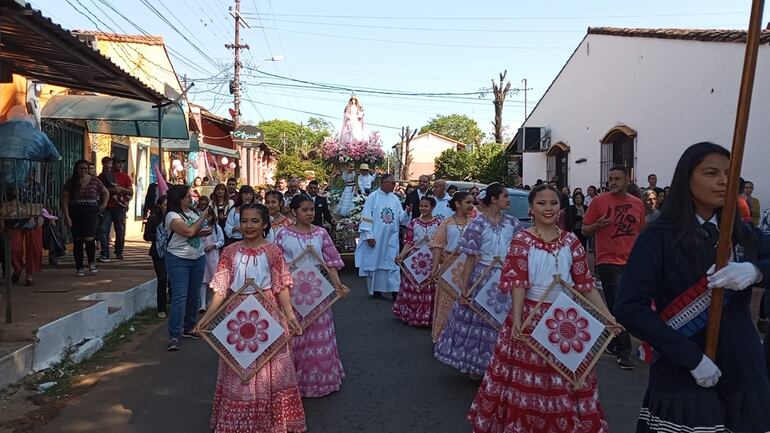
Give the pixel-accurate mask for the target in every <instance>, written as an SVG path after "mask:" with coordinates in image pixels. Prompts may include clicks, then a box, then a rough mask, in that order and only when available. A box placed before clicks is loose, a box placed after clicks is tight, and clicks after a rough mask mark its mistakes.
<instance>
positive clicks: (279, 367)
mask: <svg viewBox="0 0 770 433" xmlns="http://www.w3.org/2000/svg"><path fill="white" fill-rule="evenodd" d="M210 428H211V429H212V430H214V432H215V433H286V432H304V431H305V430H306V429H307V428H306V426H305V411H304V409H303V408H302V397H300V395H299V389H298V388H297V377H296V375H295V373H294V363H293V361H292V357H291V352H290V351H289V347H288V346H286V347H284V348H283V349H282V350H281V351H280V352H278V353H276V354H275V356H273V358H272V359H271V360H270V361H269V362H268V363H267V364H265V365H264V366H263V367H262V369H260V370H259V372H258V373H257V374H256V375H254V377H252V378H251V380H249V381H248V382H246V383H243V382H242V381H241V378H240V377H239V376H238V375H237V374H236V373H235V372H234V371H233V370H232V369H231V368H230V367H229V366H228V365H227V363H226V362H224V361H222V360H220V361H219V372H218V375H217V385H216V389H215V391H214V402H213V405H212V409H211V425H210Z"/></svg>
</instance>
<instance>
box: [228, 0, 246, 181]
mask: <svg viewBox="0 0 770 433" xmlns="http://www.w3.org/2000/svg"><path fill="white" fill-rule="evenodd" d="M230 15H231V16H232V17H233V18H235V42H234V43H232V44H225V48H229V49H232V50H234V51H235V56H234V59H233V80H232V81H231V82H230V93H232V94H233V109H234V110H235V114H234V115H233V123H234V124H235V128H238V125H239V124H240V121H241V49H242V48H245V49H247V50H248V49H249V45H248V44H241V25H244V26H246V27H249V24H248V23H247V22H246V21H245V20H244V19H243V18H242V17H241V0H235V10H233V8H230ZM249 28H250V27H249ZM246 183H247V184H248V185H251V147H247V148H246Z"/></svg>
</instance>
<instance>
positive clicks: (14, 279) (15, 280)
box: [11, 272, 21, 284]
mask: <svg viewBox="0 0 770 433" xmlns="http://www.w3.org/2000/svg"><path fill="white" fill-rule="evenodd" d="M20 278H21V274H20V273H19V274H17V273H15V272H14V273H13V274H12V275H11V282H12V283H13V284H16V283H18V282H19V279H20Z"/></svg>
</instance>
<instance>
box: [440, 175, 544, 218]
mask: <svg viewBox="0 0 770 433" xmlns="http://www.w3.org/2000/svg"><path fill="white" fill-rule="evenodd" d="M449 185H454V186H456V187H457V190H458V191H468V190H469V189H471V188H473V187H474V186H475V187H476V188H478V189H479V190H482V189H484V188H486V187H487V185H486V184H483V183H478V182H462V181H454V180H449V181H447V186H449ZM507 189H508V198H510V200H511V205H510V206H508V209H506V211H505V213H507V214H509V215H512V216H514V217H516V218H517V219H518V220H519V221H521V223H522V224H523V225H524V226H525V227H529V226H530V225H532V217H531V216H529V201H528V198H529V191H527V190H524V189H518V188H507Z"/></svg>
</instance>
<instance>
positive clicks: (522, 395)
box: [468, 300, 609, 433]
mask: <svg viewBox="0 0 770 433" xmlns="http://www.w3.org/2000/svg"><path fill="white" fill-rule="evenodd" d="M535 305H536V302H534V301H530V300H526V301H525V303H524V310H523V313H522V317H527V316H528V315H529V314H530V312H531V311H532V309H533V308H534V306H535ZM545 310H547V306H544V308H541V309H540V311H545ZM539 318H540V317H539V316H537V317H535V319H534V320H533V321H532V323H531V324H530V325H529V328H530V329H529V332H531V330H532V329H533V328H534V327H535V324H536V323H537V322H538V321H539ZM511 323H512V318H511V315H510V314H509V315H508V318H507V319H506V320H505V324H504V325H503V328H502V329H501V330H500V337H499V338H498V340H497V345H496V346H495V352H494V355H493V356H492V359H491V361H490V362H489V367H488V368H487V371H486V375H485V376H484V379H483V380H482V382H481V386H480V387H479V390H478V393H477V394H476V398H475V399H474V400H473V404H472V405H471V409H470V412H469V413H468V420H469V421H470V422H471V423H472V424H473V432H474V433H556V432H558V433H562V432H564V433H577V432H585V433H606V432H608V431H609V428H608V426H607V421H606V420H605V418H604V411H603V410H602V407H601V405H600V404H599V390H598V386H597V383H596V374H595V372H593V371H592V372H591V373H589V374H588V376H587V377H586V380H585V383H584V384H583V386H582V387H581V388H579V389H574V388H573V386H572V385H571V384H570V383H569V382H568V381H567V380H566V379H565V378H564V377H563V376H562V375H561V374H559V373H558V372H557V371H556V370H555V369H554V368H553V367H551V366H550V365H549V364H548V363H546V362H545V360H543V358H542V357H540V355H538V354H537V353H535V351H533V350H532V349H531V348H530V347H529V346H527V345H526V344H525V343H524V342H522V341H520V340H513V339H512V338H511Z"/></svg>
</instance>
